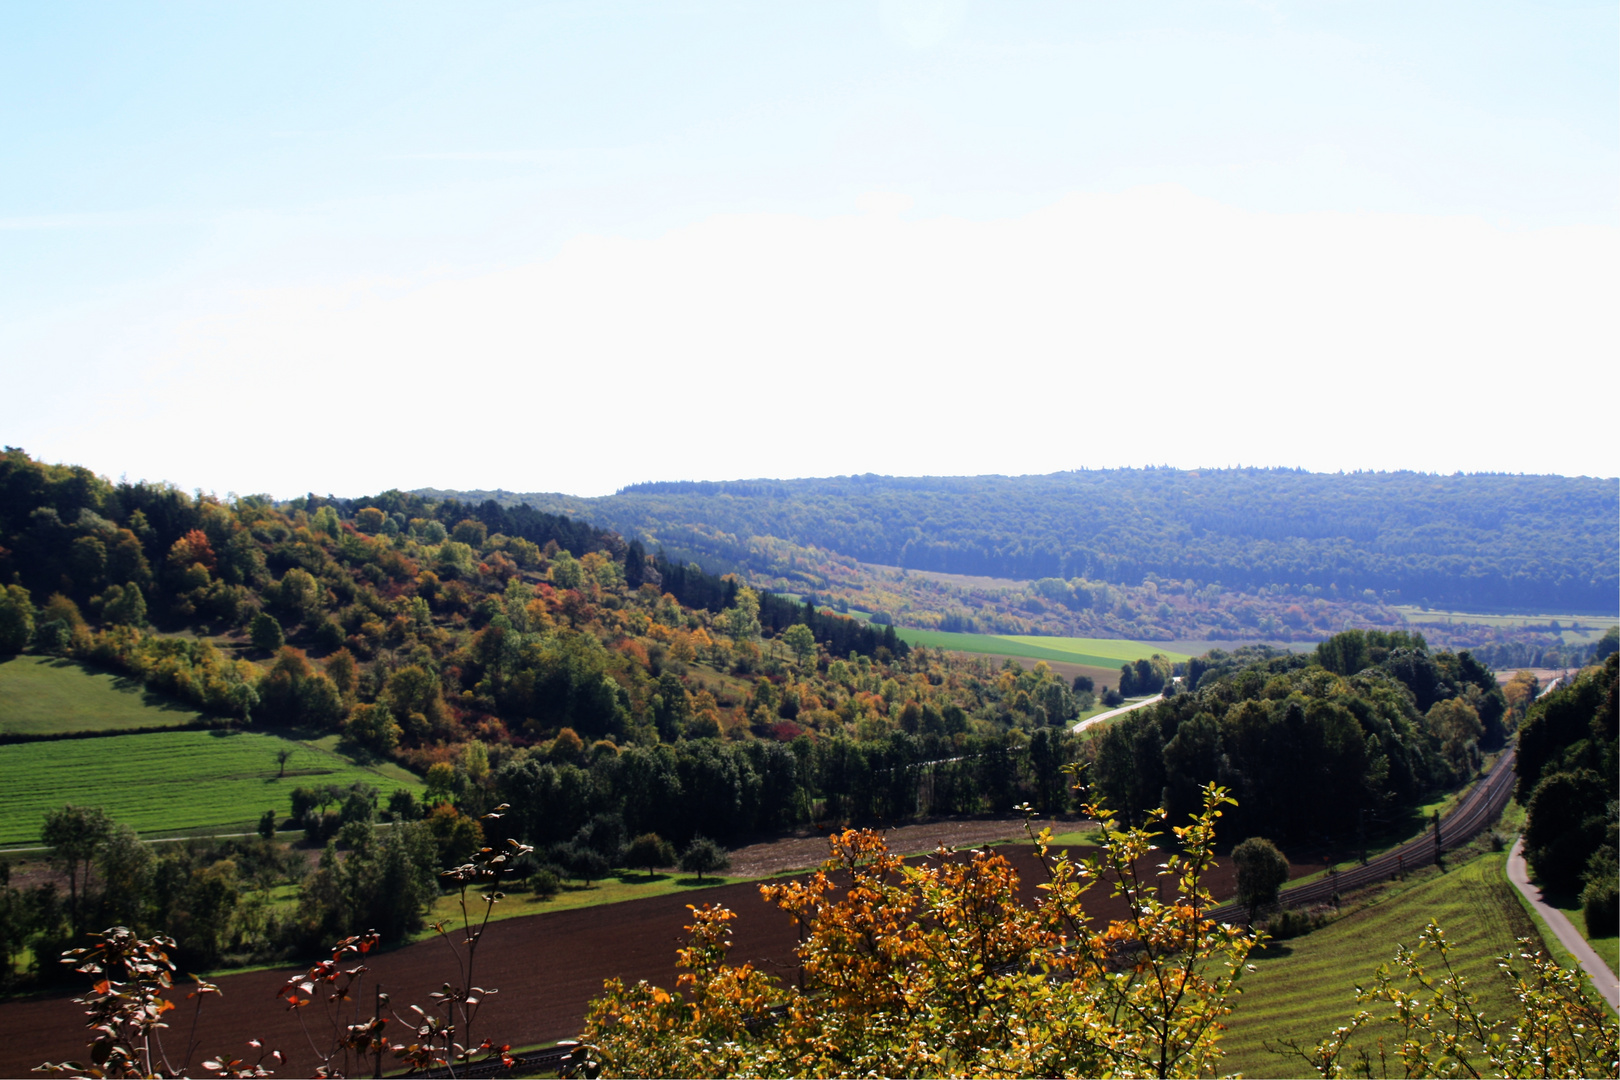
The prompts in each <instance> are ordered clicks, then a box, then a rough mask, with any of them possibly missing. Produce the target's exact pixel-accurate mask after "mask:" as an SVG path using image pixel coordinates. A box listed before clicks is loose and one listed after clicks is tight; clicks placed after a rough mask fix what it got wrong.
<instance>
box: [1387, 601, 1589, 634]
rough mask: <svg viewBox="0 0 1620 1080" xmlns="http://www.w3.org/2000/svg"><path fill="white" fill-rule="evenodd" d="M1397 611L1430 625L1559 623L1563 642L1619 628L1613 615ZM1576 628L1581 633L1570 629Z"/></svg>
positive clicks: (1402, 608)
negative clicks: (1563, 635)
mask: <svg viewBox="0 0 1620 1080" xmlns="http://www.w3.org/2000/svg"><path fill="white" fill-rule="evenodd" d="M1395 610H1397V611H1399V612H1400V613H1401V617H1402V618H1404V619H1405V620H1406V621H1407V622H1409V623H1416V624H1419V625H1426V624H1428V625H1433V624H1441V625H1443V624H1446V623H1474V624H1477V625H1480V626H1501V627H1521V626H1522V627H1530V626H1534V627H1541V628H1547V627H1550V626H1551V625H1552V624H1553V623H1555V622H1556V623H1558V624H1559V626H1560V627H1562V629H1563V631H1564V634H1565V637H1566V640H1573V641H1596V640H1597V639H1598V638H1600V637H1602V636H1603V633H1604V631H1606V630H1607V629H1608V628H1609V627H1611V626H1616V625H1620V616H1614V615H1482V614H1479V613H1477V612H1468V611H1432V610H1426V609H1424V608H1419V607H1409V606H1405V605H1398V606H1397V607H1396V609H1395ZM1575 626H1582V627H1585V629H1583V630H1574V629H1572V628H1573V627H1575Z"/></svg>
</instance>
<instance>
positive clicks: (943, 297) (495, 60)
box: [0, 0, 1620, 494]
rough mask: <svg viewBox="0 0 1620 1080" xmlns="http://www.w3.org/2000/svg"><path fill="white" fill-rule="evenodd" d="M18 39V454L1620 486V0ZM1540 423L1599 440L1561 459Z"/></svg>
mask: <svg viewBox="0 0 1620 1080" xmlns="http://www.w3.org/2000/svg"><path fill="white" fill-rule="evenodd" d="M0 29H3V32H0V145H4V146H5V147H6V150H5V161H6V164H7V168H5V169H4V170H0V374H3V375H4V376H5V382H6V384H7V385H8V386H9V387H10V390H9V391H8V392H7V393H6V394H5V395H4V396H3V399H0V439H3V441H5V442H6V443H8V444H11V445H21V446H23V447H25V448H27V449H28V450H30V451H31V452H33V453H36V454H38V455H40V456H43V457H46V458H49V459H51V460H65V461H74V462H81V463H84V464H88V465H90V466H91V467H93V468H95V469H97V470H98V471H102V472H106V473H109V474H112V475H115V476H116V475H119V474H125V473H127V474H128V475H129V476H131V477H132V478H133V477H145V478H150V479H166V480H170V481H173V482H175V483H177V484H180V485H181V486H183V487H187V488H192V487H203V488H208V489H213V490H219V491H221V492H223V491H226V490H238V491H250V490H267V491H271V492H273V493H276V494H293V493H297V492H301V491H303V490H306V489H309V488H314V489H317V490H323V491H324V490H332V491H337V492H339V493H360V492H363V491H368V490H375V489H379V488H382V487H387V486H396V485H397V486H404V487H411V486H419V485H429V484H431V485H436V486H458V487H493V486H504V487H508V488H516V489H522V490H537V489H544V490H563V491H572V492H577V493H582V494H588V493H595V492H599V491H604V490H611V489H612V488H614V487H616V486H618V485H621V484H624V483H629V482H633V481H636V480H644V479H658V478H678V477H687V476H701V477H712V478H720V477H728V476H749V475H818V474H826V473H839V472H851V471H868V470H870V471H878V472H897V473H900V472H904V473H920V472H932V473H942V472H986V471H995V472H1042V471H1050V470H1055V469H1063V468H1074V467H1079V466H1082V465H1084V466H1090V467H1099V466H1108V465H1121V464H1144V463H1170V464H1176V465H1183V466H1188V467H1196V466H1210V465H1225V464H1237V463H1242V464H1276V465H1296V464H1299V465H1305V466H1306V467H1310V468H1319V469H1338V468H1362V467H1372V468H1401V467H1408V468H1418V469H1433V470H1444V471H1451V470H1453V469H1459V468H1460V469H1501V470H1510V471H1538V472H1565V473H1579V472H1585V473H1601V474H1603V475H1614V474H1615V473H1616V471H1617V469H1616V465H1617V462H1616V461H1615V452H1614V450H1613V448H1612V438H1610V431H1611V430H1612V421H1611V420H1610V418H1609V416H1608V410H1607V408H1606V407H1605V406H1606V405H1607V403H1608V402H1612V401H1613V399H1614V394H1613V391H1614V390H1615V389H1616V387H1615V376H1614V373H1613V372H1614V367H1615V365H1614V363H1613V360H1614V355H1615V346H1616V344H1617V342H1616V334H1615V328H1614V319H1613V317H1612V314H1610V310H1609V309H1612V307H1613V299H1612V298H1613V296H1614V295H1615V289H1616V286H1617V285H1620V277H1617V273H1616V260H1615V243H1614V241H1615V229H1616V227H1617V225H1620V221H1617V214H1616V193H1617V191H1620V183H1617V182H1620V123H1617V121H1620V60H1617V50H1616V47H1615V46H1616V41H1617V37H1620V16H1617V14H1616V8H1615V6H1614V5H1613V4H1612V3H1604V4H1534V5H1531V4H1522V3H1521V4H1489V3H1467V4H1461V3H1458V4H1411V3H1402V4H1377V3H1323V4H1311V5H1289V4H1247V3H1245V4H1222V3H1198V4H1163V5H1158V4H1156V5H1121V4H1079V3H1065V4H1017V5H1013V4H996V5H991V4H983V3H951V2H931V0H910V2H898V0H889V2H881V3H846V4H836V3H834V4H825V3H818V4H814V5H811V4H797V5H787V4H656V5H653V4H648V5H623V4H619V5H609V4H588V5H587V4H538V5H533V4H518V3H507V4H456V5H445V4H440V5H409V4H387V5H384V4H346V5H325V4H323V5H316V4H275V5H271V4H247V3H244V4H233V5H224V4H206V5H205V4H151V5H127V4H125V5H115V4H91V5H85V4H52V5H28V6H24V5H12V6H10V7H7V8H6V9H5V10H4V11H3V12H0ZM1572 383H1574V384H1576V385H1585V386H1587V387H1589V388H1591V391H1592V392H1590V393H1585V392H1583V393H1577V394H1573V395H1570V394H1569V393H1568V390H1569V388H1570V386H1571V384H1572ZM1527 395H1528V397H1527ZM1526 400H1530V401H1534V402H1538V403H1545V404H1542V405H1541V407H1542V408H1550V407H1553V405H1552V403H1553V402H1555V401H1556V402H1558V404H1557V406H1556V407H1557V408H1558V410H1559V411H1560V413H1561V415H1562V417H1563V419H1562V421H1561V423H1560V425H1559V426H1560V433H1559V435H1558V437H1556V438H1550V439H1545V438H1543V439H1520V438H1517V437H1515V431H1516V429H1517V427H1518V426H1519V425H1521V424H1522V423H1523V420H1524V415H1525V408H1526V406H1525V402H1526ZM774 417H781V418H784V419H787V418H791V420H790V421H789V422H788V423H786V424H783V423H779V422H777V421H776V420H774V419H773V418H774ZM250 433H251V434H250Z"/></svg>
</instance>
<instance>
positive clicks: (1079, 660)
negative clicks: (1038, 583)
mask: <svg viewBox="0 0 1620 1080" xmlns="http://www.w3.org/2000/svg"><path fill="white" fill-rule="evenodd" d="M895 633H896V634H898V635H899V636H900V637H901V639H903V640H904V641H905V642H906V644H908V645H926V646H927V647H928V648H930V649H946V650H948V651H954V652H966V653H988V654H990V655H994V656H1024V657H1028V658H1029V659H1031V660H1050V661H1056V662H1059V663H1064V664H1084V665H1085V666H1087V667H1098V668H1118V667H1119V665H1120V664H1122V663H1125V662H1126V661H1130V660H1142V659H1146V658H1147V657H1149V656H1152V655H1153V654H1154V653H1163V654H1164V655H1165V656H1167V657H1169V658H1170V659H1171V660H1186V659H1187V655H1186V654H1185V653H1180V652H1176V651H1174V650H1173V649H1171V648H1170V647H1169V643H1167V642H1156V641H1124V640H1121V639H1118V638H1080V637H1041V636H1037V635H1033V634H1017V635H1014V634H1005V635H1003V634H955V633H949V632H947V631H944V630H911V629H906V628H902V627H898V626H897V627H895Z"/></svg>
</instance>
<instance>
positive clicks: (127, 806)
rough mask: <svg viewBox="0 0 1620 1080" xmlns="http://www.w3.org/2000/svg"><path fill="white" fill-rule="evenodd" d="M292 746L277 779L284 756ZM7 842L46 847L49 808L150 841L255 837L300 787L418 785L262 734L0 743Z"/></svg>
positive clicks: (398, 774)
mask: <svg viewBox="0 0 1620 1080" xmlns="http://www.w3.org/2000/svg"><path fill="white" fill-rule="evenodd" d="M289 746H290V747H291V748H292V749H293V756H292V758H291V759H289V760H288V762H287V773H286V775H285V776H283V777H278V776H277V775H276V774H277V771H278V764H277V762H276V752H277V751H278V750H280V749H282V748H283V747H289ZM0 776H4V777H5V784H4V785H3V786H0V844H12V845H23V844H33V843H37V842H38V837H39V828H40V820H41V818H42V816H43V815H44V813H45V811H46V810H49V809H51V808H52V807H56V806H60V805H62V804H63V803H67V802H72V803H77V804H79V805H84V806H100V807H103V808H104V809H106V811H107V813H108V814H109V815H110V816H112V817H113V818H114V819H116V820H118V821H121V822H124V823H126V824H128V825H131V826H133V827H134V828H135V829H136V831H138V832H140V833H142V834H143V835H148V836H162V835H173V834H179V833H209V832H214V833H231V832H251V831H252V830H253V829H254V828H255V827H256V825H257V824H258V820H259V816H260V815H261V814H263V813H264V812H265V811H266V810H275V811H276V812H277V813H278V814H282V815H285V814H287V813H289V812H290V809H291V808H290V805H289V801H288V795H289V794H290V793H291V791H292V789H293V788H295V787H299V786H301V785H309V784H342V785H348V784H351V783H353V782H355V781H357V780H359V781H364V782H366V783H368V784H373V785H375V786H376V787H377V788H378V789H380V790H381V791H383V792H384V793H385V794H386V793H387V792H390V791H393V790H394V789H395V788H401V787H409V788H413V789H415V788H418V787H419V786H420V785H419V783H418V782H417V781H415V780H414V779H408V776H409V774H407V773H405V772H404V771H403V770H401V769H399V768H398V766H384V767H381V768H364V767H361V766H359V765H356V764H355V763H353V762H352V761H350V760H349V759H348V758H346V757H343V756H342V755H340V754H337V753H334V752H332V751H331V750H329V749H327V748H325V747H322V746H318V745H315V744H312V743H301V742H293V741H291V740H288V739H283V738H280V737H279V736H276V735H266V734H261V733H259V732H230V731H175V732H156V733H152V734H145V735H110V736H107V737H105V738H99V739H70V740H63V741H58V742H36V743H19V744H16V745H13V746H0Z"/></svg>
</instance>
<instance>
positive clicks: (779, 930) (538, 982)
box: [0, 822, 1318, 1076]
mask: <svg viewBox="0 0 1620 1080" xmlns="http://www.w3.org/2000/svg"><path fill="white" fill-rule="evenodd" d="M945 824H950V825H957V824H960V825H964V826H965V825H968V824H984V825H986V829H985V831H987V832H995V831H1002V832H1005V831H1006V830H1005V827H1004V826H1003V827H1002V828H1000V829H999V830H998V829H996V828H991V827H989V825H990V824H991V823H968V822H963V823H945ZM916 828H918V829H919V830H922V829H927V828H929V827H928V826H918V827H916ZM895 832H897V833H898V832H902V830H895ZM925 835H926V834H925V833H923V832H921V831H919V832H917V833H913V834H910V835H908V836H907V837H906V839H905V846H904V847H901V848H900V850H905V848H906V847H910V846H911V843H912V840H913V839H914V838H921V837H923V836H925ZM805 839H811V838H805ZM919 842H920V839H919ZM972 842H983V841H982V840H980V841H972ZM756 846H760V847H766V846H770V845H756ZM745 850H746V849H745ZM822 850H825V848H824V847H823V849H822ZM1002 852H1003V853H1004V854H1005V855H1006V856H1007V857H1008V858H1010V859H1012V860H1013V862H1014V865H1015V866H1017V867H1018V869H1019V871H1020V874H1021V878H1022V881H1021V888H1022V891H1023V894H1024V895H1025V897H1026V898H1034V897H1035V896H1036V892H1035V885H1036V884H1037V883H1038V882H1040V881H1042V880H1044V874H1043V873H1042V871H1041V868H1040V867H1039V865H1038V863H1037V862H1036V860H1035V858H1034V849H1033V848H1032V847H1029V846H1027V845H1009V846H1008V847H1006V848H1003V849H1002ZM795 858H796V857H793V858H789V857H788V856H786V855H783V856H782V859H783V861H787V862H791V861H795ZM816 861H819V856H818V857H817V859H816ZM1152 861H1157V859H1156V858H1154V859H1153V860H1152ZM761 865H763V863H761ZM1316 869H1318V867H1317V866H1316V865H1314V864H1306V865H1297V866H1294V867H1293V868H1292V872H1293V876H1301V875H1304V874H1308V873H1311V872H1312V871H1314V870H1316ZM1145 870H1146V872H1151V870H1150V869H1147V868H1145ZM1210 884H1211V886H1212V889H1213V891H1214V893H1215V895H1216V897H1217V898H1220V897H1228V896H1230V895H1231V894H1232V891H1233V884H1234V879H1233V874H1232V870H1231V868H1230V866H1229V865H1227V864H1224V863H1223V864H1222V865H1221V866H1220V867H1219V868H1218V869H1217V871H1216V873H1215V874H1214V875H1213V876H1212V878H1211V881H1210ZM701 902H707V903H717V904H724V905H726V906H727V907H730V908H732V909H733V910H735V911H736V912H737V919H736V921H734V922H733V923H732V924H731V925H732V929H733V935H732V950H731V959H732V962H733V963H741V962H742V961H744V960H751V961H753V962H754V963H755V964H756V965H757V966H759V967H760V968H762V969H763V970H765V971H767V972H770V973H772V974H775V975H777V976H779V977H781V978H783V979H784V980H788V979H791V978H792V977H793V975H794V974H795V971H796V963H795V959H794V955H793V950H794V947H795V946H796V944H797V934H796V932H795V928H794V925H793V923H792V922H791V921H790V920H789V919H788V918H787V917H786V916H784V915H783V914H782V913H781V912H779V911H777V910H776V909H775V908H771V907H767V906H766V905H765V903H764V902H763V901H762V900H761V899H760V896H759V889H758V886H757V885H754V884H750V883H742V884H734V885H717V886H715V887H713V888H711V889H707V890H701V891H696V892H685V893H680V894H676V895H670V896H660V897H652V898H649V899H646V900H635V901H630V902H626V903H622V904H614V905H610V906H606V907H595V908H581V909H576V910H573V911H559V912H555V913H551V914H544V915H533V916H525V917H521V918H516V919H509V920H507V921H505V922H501V923H497V924H494V925H492V926H491V927H490V930H489V933H488V936H487V938H486V939H485V946H484V950H483V952H482V953H481V955H480V956H479V961H478V969H477V971H476V972H475V973H474V978H475V980H476V983H477V984H478V985H480V986H484V987H495V988H498V989H499V993H498V994H495V995H493V996H488V997H487V998H486V1004H485V1006H484V1009H483V1011H482V1012H481V1013H480V1015H479V1018H478V1027H477V1029H476V1030H475V1032H474V1034H475V1035H476V1036H477V1037H479V1038H482V1037H483V1036H485V1035H487V1036H490V1037H492V1038H494V1039H495V1040H496V1041H497V1042H504V1043H510V1044H511V1045H513V1046H528V1045H533V1044H536V1043H543V1042H549V1041H551V1040H555V1039H561V1038H567V1037H569V1036H572V1035H574V1034H577V1033H578V1031H579V1028H580V1024H581V1022H582V1021H583V1019H584V1016H585V1011H586V1007H587V1004H588V1003H589V1001H590V1000H591V999H592V998H593V997H596V996H598V995H600V994H601V992H602V982H603V980H604V979H608V978H611V977H614V976H618V977H621V978H623V979H625V980H626V981H627V982H634V981H635V980H637V979H647V980H649V981H651V982H654V983H656V984H658V985H660V986H664V987H666V988H669V987H673V986H674V983H675V976H676V968H675V950H676V948H677V947H678V946H679V945H681V944H682V943H684V941H685V936H686V935H685V931H684V927H685V926H686V925H688V923H689V922H690V919H691V913H690V912H689V911H688V910H687V904H689V903H701ZM1086 910H1087V912H1088V913H1089V914H1090V915H1091V916H1092V917H1093V918H1096V919H1104V920H1106V919H1111V918H1117V917H1121V916H1123V915H1124V909H1123V905H1122V904H1121V903H1120V902H1119V901H1118V900H1116V899H1112V898H1110V897H1109V896H1108V895H1107V893H1106V891H1105V887H1104V886H1097V887H1095V888H1093V889H1092V890H1091V891H1090V892H1088V893H1087V894H1086ZM370 964H371V969H372V975H371V976H370V978H371V979H372V980H373V982H372V983H371V984H369V985H368V987H367V990H366V991H365V992H362V993H361V994H360V995H359V999H360V1001H361V1002H362V1003H363V1008H362V1009H361V1011H362V1012H366V1015H368V1016H369V1012H367V1010H369V1009H370V1007H371V1005H370V1003H371V1001H372V995H371V993H370V992H369V986H371V985H378V984H380V985H381V988H382V989H383V990H384V991H385V992H386V993H388V994H389V995H390V996H391V998H392V1000H393V1003H394V1004H393V1008H394V1009H395V1010H396V1011H397V1012H400V1013H402V1014H408V1009H409V1006H410V1005H411V1004H413V1003H417V1004H423V1005H424V1007H426V1005H425V1003H426V1002H427V1001H428V994H429V993H431V992H432V991H434V990H437V989H438V988H439V987H440V985H441V984H443V983H444V982H446V981H447V980H449V981H452V982H454V981H459V980H458V979H457V975H456V963H455V960H454V958H453V957H452V956H451V950H450V948H449V947H448V946H446V945H445V944H444V943H443V942H441V941H427V942H420V943H418V944H415V945H410V946H406V947H404V948H400V949H395V950H392V951H390V952H386V953H383V954H381V955H376V956H374V957H373V958H372V959H371V961H370ZM294 973H295V969H292V968H288V969H284V970H279V971H256V972H249V973H246V974H242V975H228V976H224V977H222V978H220V979H219V980H217V981H218V984H219V986H220V989H221V990H222V991H223V992H224V993H223V994H222V995H221V996H219V997H210V998H209V999H207V1001H206V1004H205V1007H204V1009H203V1012H202V1017H201V1021H200V1023H199V1024H198V1027H197V1039H198V1042H199V1049H198V1054H197V1056H196V1057H195V1058H194V1059H193V1060H194V1063H195V1062H197V1061H200V1060H201V1059H202V1057H203V1056H205V1055H211V1054H217V1053H233V1054H236V1055H238V1056H242V1055H246V1054H247V1053H248V1048H247V1045H246V1044H247V1040H249V1039H251V1038H258V1039H261V1040H263V1041H264V1043H265V1045H266V1046H268V1047H271V1048H273V1049H277V1050H280V1051H281V1052H282V1053H283V1054H284V1055H285V1056H286V1058H287V1063H286V1064H285V1065H283V1066H282V1067H280V1068H278V1069H277V1070H276V1072H277V1074H278V1075H281V1076H308V1075H310V1074H311V1072H312V1070H313V1069H314V1067H315V1064H316V1061H315V1057H314V1054H313V1052H312V1050H311V1048H310V1040H309V1038H308V1037H306V1035H305V1034H304V1031H303V1030H302V1029H301V1028H300V1025H299V1020H298V1016H297V1015H295V1014H290V1013H289V1012H288V1011H287V1009H286V1007H285V1005H284V1004H283V1003H282V1002H281V1001H279V1000H278V999H277V998H276V996H275V995H276V990H277V989H278V988H279V987H280V986H281V985H282V983H283V982H284V981H285V980H286V979H287V977H288V976H289V975H291V974H294ZM185 989H186V988H185V986H184V985H183V984H182V985H181V986H180V987H178V988H177V991H176V993H175V995H174V996H175V998H176V1003H177V1005H178V1006H179V1007H178V1008H177V1009H176V1010H175V1011H174V1012H173V1013H171V1014H170V1023H171V1028H170V1030H169V1032H168V1034H169V1037H170V1040H171V1042H172V1044H178V1043H179V1042H180V1041H181V1040H183V1039H184V1038H185V1033H186V1032H188V1031H189V1028H190V1022H191V1013H190V1006H191V1005H192V1003H191V1002H188V1001H186V1000H185ZM301 1012H302V1015H303V1017H304V1019H305V1020H306V1021H307V1022H308V1023H309V1024H310V1025H311V1028H312V1029H316V1032H315V1035H316V1041H317V1042H322V1041H324V1042H326V1043H328V1044H329V1043H330V1034H329V1031H328V1030H326V1029H323V1028H322V1025H323V1024H324V1023H325V1022H326V1021H325V1018H324V1016H323V1014H322V1013H321V1012H320V1011H319V1009H318V1008H317V1007H313V1006H312V1007H311V1008H309V1009H305V1010H302V1011H301ZM353 1019H354V1016H352V1015H350V1016H346V1017H345V1018H344V1019H343V1021H342V1022H344V1023H348V1022H352V1021H353ZM0 1023H3V1024H4V1026H5V1030H6V1031H7V1033H8V1034H7V1038H6V1039H4V1040H0V1076H27V1075H29V1070H30V1069H32V1068H34V1067H35V1066H37V1065H39V1064H40V1063H41V1062H44V1061H47V1060H50V1061H62V1060H64V1059H73V1060H78V1059H82V1057H83V1054H84V1042H85V1039H84V1030H83V1024H84V1017H83V1014H82V1010H81V1008H80V1006H77V1005H75V1004H73V1002H72V1001H71V1000H70V998H69V996H67V995H63V996H59V997H49V998H32V999H25V1000H20V1001H12V1002H9V1003H6V1004H4V1005H0ZM390 1034H391V1035H394V1037H396V1038H397V1037H398V1036H399V1032H398V1030H397V1026H394V1030H392V1031H391V1032H390ZM322 1035H324V1036H325V1038H324V1040H323V1039H322V1037H321V1036H322ZM181 1053H182V1054H183V1051H182V1052H181ZM178 1056H180V1055H176V1057H178ZM175 1064H177V1065H178V1064H179V1062H178V1061H176V1062H175Z"/></svg>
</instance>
